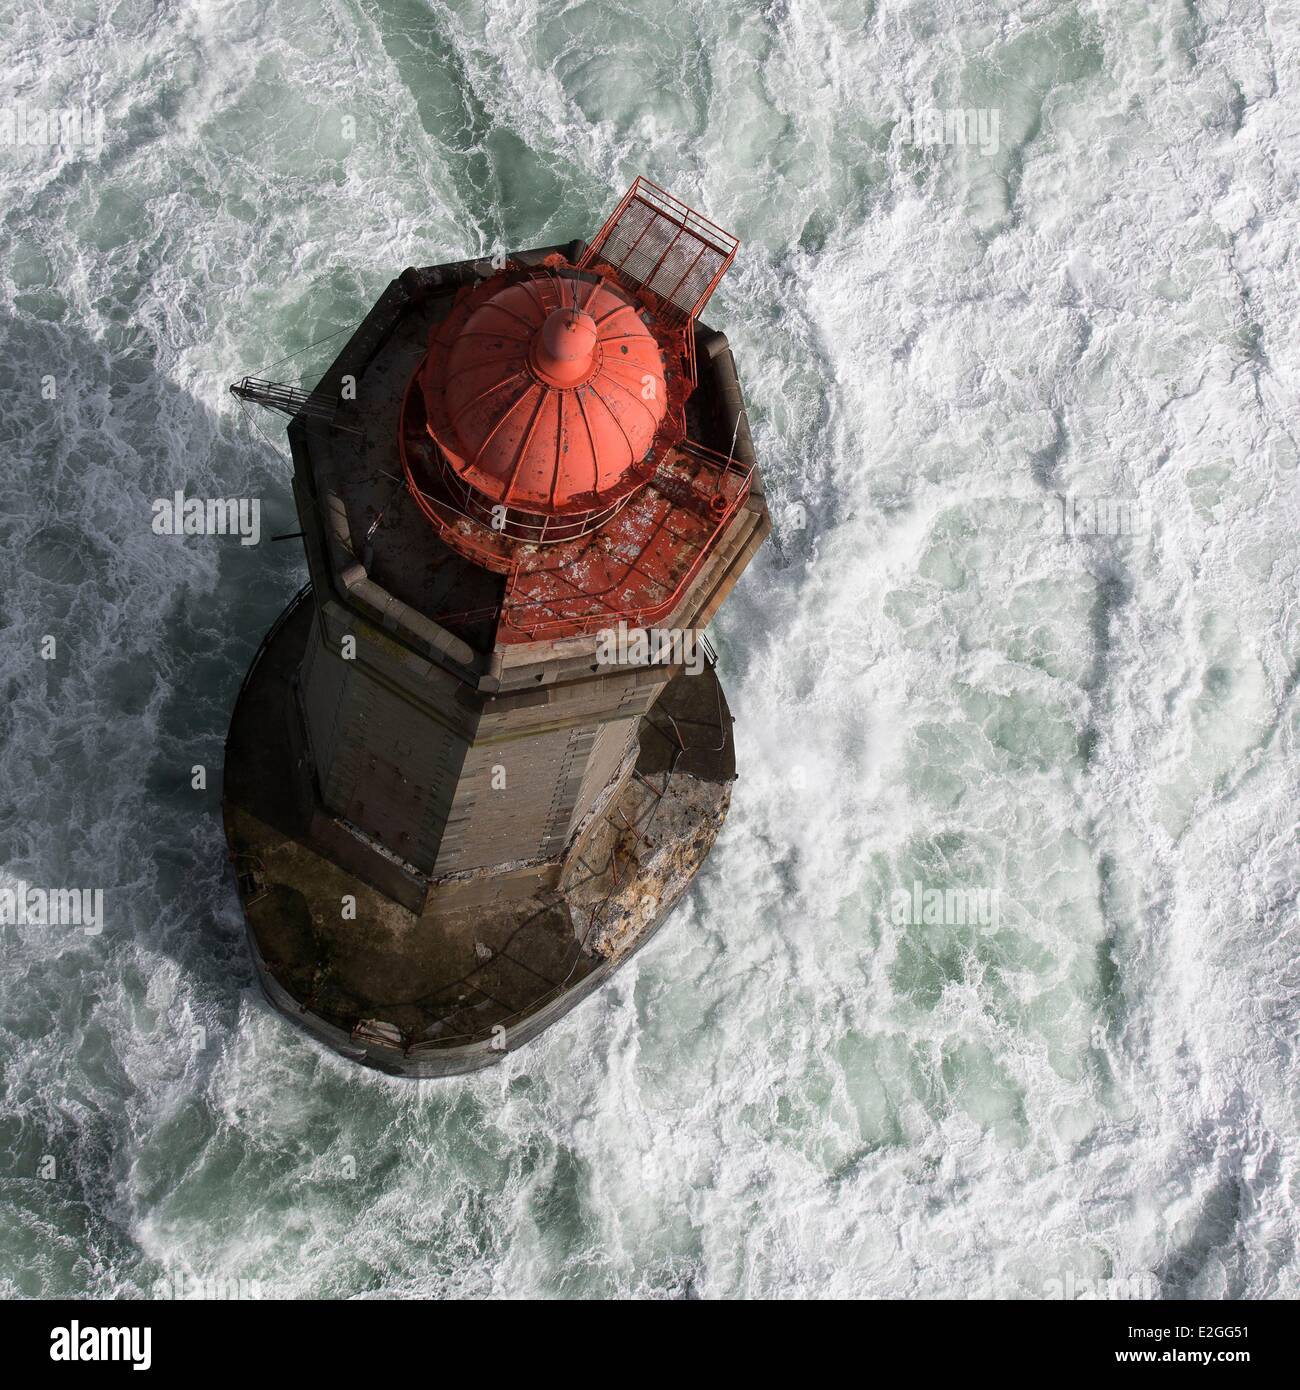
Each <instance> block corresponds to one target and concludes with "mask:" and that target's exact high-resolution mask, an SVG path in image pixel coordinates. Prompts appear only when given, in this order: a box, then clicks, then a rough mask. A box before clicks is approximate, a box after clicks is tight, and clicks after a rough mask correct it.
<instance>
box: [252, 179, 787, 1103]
mask: <svg viewBox="0 0 1300 1390" xmlns="http://www.w3.org/2000/svg"><path fill="white" fill-rule="evenodd" d="M735 252H736V242H735V240H734V238H732V237H731V236H729V235H728V234H727V233H726V232H723V231H722V230H721V229H720V228H718V227H716V226H714V225H713V224H712V223H710V222H708V221H707V220H705V219H704V218H701V217H700V216H699V215H698V214H697V213H695V212H693V211H692V210H691V209H689V208H687V207H686V206H685V205H684V204H682V203H681V202H679V201H678V200H677V199H675V198H673V197H671V195H669V194H667V193H665V192H664V191H663V190H662V189H659V188H657V187H656V186H655V185H653V184H650V183H648V182H647V181H646V180H643V179H638V180H637V181H636V183H635V184H634V185H633V186H632V188H631V189H630V190H629V191H628V193H627V194H626V195H625V197H624V198H623V199H622V201H621V202H620V203H619V205H618V207H617V208H616V209H615V211H614V213H613V214H612V216H611V217H610V218H609V220H608V221H607V222H606V224H605V226H604V227H603V228H602V229H601V231H600V232H599V234H598V235H597V236H596V238H595V239H594V240H593V242H592V243H591V244H590V246H587V245H584V244H583V243H581V242H575V243H571V244H570V245H568V246H563V247H547V248H542V249H540V250H535V251H528V252H521V253H518V254H516V255H514V256H512V257H510V258H509V259H505V258H498V260H497V262H496V263H495V264H493V263H492V262H485V261H467V262H462V263H459V264H455V265H447V266H439V267H434V268H429V269H423V270H416V269H411V270H407V271H405V272H404V273H403V274H402V275H401V276H400V277H399V278H398V279H397V280H395V281H394V282H393V283H392V284H391V285H390V286H389V288H388V290H387V291H386V292H385V293H384V295H383V297H382V298H381V299H380V300H379V302H378V303H377V304H376V305H375V306H374V308H373V309H372V310H371V312H370V314H369V315H368V316H367V318H366V319H365V321H364V322H363V323H362V324H361V326H360V328H359V329H358V330H357V332H356V333H355V334H354V336H353V337H352V338H351V340H350V341H349V342H348V344H347V346H346V347H345V348H344V349H343V351H342V352H341V353H340V354H339V356H338V358H337V359H336V361H335V362H334V364H333V365H332V366H331V367H330V369H329V371H328V372H327V373H326V375H325V376H324V378H323V379H322V381H321V382H320V383H319V385H318V387H317V388H316V390H315V391H314V392H312V393H311V394H310V395H307V394H305V393H303V392H300V391H294V390H292V389H291V388H284V387H277V386H275V385H274V384H272V383H265V382H254V381H250V380H247V379H246V380H245V381H244V382H243V383H241V384H240V385H239V386H237V387H235V388H232V389H233V390H235V391H236V393H237V394H240V395H243V396H245V397H246V398H251V399H254V400H258V401H260V402H261V403H263V404H268V405H274V406H278V407H279V408H280V409H282V410H284V411H285V412H286V413H289V414H291V415H292V420H291V423H290V425H289V437H290V441H291V446H292V451H293V457H294V465H295V468H294V494H295V498H296V501H297V507H298V512H299V516H300V518H301V524H302V529H303V536H304V543H305V546H306V552H307V561H308V568H309V571H310V576H311V582H310V584H309V586H308V587H307V588H306V589H304V591H303V592H302V593H301V594H300V595H299V596H298V598H297V599H296V600H295V602H294V603H293V604H292V605H291V606H290V608H289V609H288V610H287V611H286V613H285V614H284V615H283V616H282V617H281V619H280V620H279V622H278V623H277V625H276V627H275V628H274V629H273V630H272V632H271V633H270V634H268V636H267V638H266V640H265V641H264V643H263V645H262V648H261V649H260V650H259V652H258V655H257V657H256V658H255V660H254V663H253V666H252V668H251V670H250V672H249V675H248V677H247V678H246V679H245V682H244V686H243V688H242V690H241V692H240V696H239V701H238V704H237V706H236V710H235V715H234V718H233V721H232V725H231V732H230V736H229V740H228V743H227V757H226V780H225V789H224V805H225V818H226V826H227V834H228V838H229V842H230V848H231V855H232V859H233V861H234V863H235V866H236V870H237V875H238V881H239V887H240V893H241V897H242V900H243V903H244V907H245V912H246V916H247V919H248V923H249V929H250V940H251V943H252V948H253V953H254V958H255V960H256V962H257V965H258V971H259V975H260V978H261V980H262V983H263V985H264V987H265V989H266V991H267V993H268V995H269V997H270V998H271V1000H272V1002H273V1003H275V1004H276V1006H277V1007H279V1008H280V1009H281V1010H282V1011H283V1012H285V1013H286V1014H288V1015H289V1016H291V1017H293V1018H294V1019H295V1020H296V1021H298V1022H299V1023H301V1024H303V1025H304V1026H306V1027H307V1028H309V1029H310V1030H311V1031H312V1032H313V1033H315V1034H316V1035H317V1036H318V1037H320V1038H322V1039H324V1040H326V1041H328V1042H329V1043H331V1044H332V1045H333V1046H335V1047H336V1048H338V1049H339V1050H340V1051H342V1052H344V1053H346V1054H347V1055H350V1056H354V1057H356V1058H357V1059H358V1060H361V1061H364V1062H367V1063H368V1064H370V1065H374V1066H378V1067H381V1068H382V1069H384V1070H387V1071H390V1072H393V1073H397V1074H403V1075H416V1076H425V1075H440V1074H449V1073H454V1072H459V1071H466V1070H470V1069H473V1068H475V1067H478V1066H483V1065H487V1064H489V1063H491V1062H493V1061H496V1060H499V1058H500V1057H501V1056H502V1055H503V1053H504V1052H505V1051H508V1050H511V1049H513V1048H515V1047H517V1046H519V1045H521V1044H522V1043H524V1042H526V1041H528V1039H529V1038H531V1037H533V1036H535V1035H536V1034H537V1033H538V1032H540V1031H541V1030H542V1029H543V1028H545V1027H546V1026H547V1025H548V1024H549V1023H551V1022H552V1021H554V1019H555V1018H557V1017H559V1016H560V1015H561V1014H562V1013H564V1012H566V1011H567V1010H568V1009H569V1008H571V1007H572V1006H573V1005H574V1004H575V1003H577V1002H578V1000H579V999H581V998H582V997H583V996H584V995H585V994H587V993H588V992H590V990H591V989H593V988H595V986H596V985H597V984H598V983H599V982H600V980H602V979H603V978H605V976H606V975H607V974H608V973H609V972H610V971H611V970H612V969H614V968H616V966H617V965H618V964H619V963H620V962H621V961H623V960H625V959H627V957H628V956H629V955H630V954H631V953H632V952H633V951H634V950H635V949H637V948H638V947H639V946H640V945H642V944H644V942H645V941H646V940H648V939H649V937H650V935H651V934H652V933H653V932H654V930H655V929H656V928H657V927H658V925H659V924H660V923H661V922H662V921H663V919H664V917H665V916H666V915H667V912H668V911H669V909H670V908H671V906H672V904H673V902H674V901H675V900H676V899H677V897H678V896H679V895H680V893H681V891H682V890H683V889H684V887H685V886H686V885H687V883H689V881H690V879H691V877H692V876H693V874H694V873H695V871H696V869H698V867H699V865H700V863H701V862H702V861H703V858H704V857H705V855H706V854H707V852H708V850H709V848H710V847H711V845H712V843H713V839H714V837H715V836H716V833H717V829H718V827H719V825H720V824H721V821H722V818H723V816H724V815H725V811H726V806H727V803H728V800H729V796H730V784H731V782H732V780H733V779H734V775H735V774H734V753H733V748H732V740H731V729H730V722H731V721H730V716H729V714H728V712H727V707H726V703H725V700H724V698H723V695H722V691H721V687H720V685H719V684H718V681H717V677H716V673H715V671H714V669H713V663H712V660H711V656H710V653H709V649H708V646H707V642H706V641H705V640H704V639H703V635H702V630H703V628H704V627H705V625H706V624H707V623H708V622H709V620H710V619H711V617H712V616H713V614H714V612H715V611H716V610H717V608H718V606H719V604H720V603H721V602H722V601H723V599H724V598H725V597H726V595H727V593H728V592H729V591H730V589H731V587H732V585H734V584H735V582H736V580H737V579H738V578H739V576H740V574H741V572H742V570H743V569H744V567H745V565H746V564H747V563H748V561H749V559H750V557H751V556H752V555H753V554H754V552H755V550H756V549H757V547H758V546H759V544H760V543H761V541H762V540H763V537H764V536H765V535H766V534H767V531H768V530H769V522H768V517H767V511H766V507H765V505H764V501H763V495H762V489H761V485H760V481H759V478H758V475H757V472H756V469H755V464H754V456H753V449H752V444H751V442H750V436H749V430H748V426H747V422H746V419H745V414H744V407H743V404H742V401H741V396H740V388H739V384H738V381H737V377H736V370H735V365H734V361H733V359H732V355H731V352H730V350H729V348H728V346H727V341H726V339H725V337H724V336H723V335H722V334H721V333H718V332H715V331H712V330H710V329H709V328H707V327H705V325H704V324H703V323H702V322H701V321H700V318H699V314H700V311H701V310H702V309H703V307H704V305H705V303H706V302H707V300H708V298H709V296H710V295H711V294H712V292H713V290H714V289H715V288H716V286H717V284H718V282H719V281H720V280H721V278H722V276H723V274H724V273H725V272H726V269H727V267H728V266H729V265H730V263H731V260H732V258H733V257H734V255H735Z"/></svg>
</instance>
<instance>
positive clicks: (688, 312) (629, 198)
mask: <svg viewBox="0 0 1300 1390" xmlns="http://www.w3.org/2000/svg"><path fill="white" fill-rule="evenodd" d="M739 245H740V243H739V241H737V239H736V238H735V237H734V236H732V235H731V233H730V232H725V231H723V230H722V228H721V227H719V226H718V225H717V224H716V223H713V222H710V221H709V220H708V218H706V217H701V216H700V214H699V213H698V212H696V211H694V209H692V208H689V207H687V206H686V204H685V203H683V202H682V201H681V199H680V198H674V197H673V195H672V194H671V193H669V192H667V191H666V190H664V189H662V188H660V187H659V186H658V184H654V183H651V182H650V180H649V179H646V178H641V177H638V178H637V180H636V182H635V183H634V184H633V185H632V187H631V188H629V189H628V191H627V192H626V193H625V194H624V195H623V199H622V201H621V202H620V203H619V205H618V207H616V208H615V209H614V212H613V214H612V215H611V216H610V218H609V221H607V222H606V223H605V225H604V226H603V227H602V228H601V229H600V231H599V232H598V233H597V234H596V239H595V240H594V241H593V242H592V243H591V245H590V246H589V247H588V248H587V251H586V254H585V255H584V256H583V257H582V259H581V260H580V261H579V262H578V265H579V268H581V269H587V268H589V267H594V266H596V265H607V266H609V267H610V269H611V270H612V271H613V272H614V275H615V277H616V278H617V279H618V280H619V281H620V282H622V284H623V286H624V288H625V289H629V290H632V291H634V292H635V291H636V290H638V289H647V290H649V291H650V292H651V293H652V294H654V295H655V296H656V297H657V299H658V300H659V308H660V315H661V316H662V317H663V319H664V320H665V321H666V322H669V323H676V324H684V323H689V322H690V321H691V320H692V319H694V318H695V317H697V316H698V315H699V313H700V311H701V310H702V309H703V308H704V306H705V305H706V304H707V303H708V301H709V296H710V295H711V294H712V293H713V291H714V290H715V289H717V287H718V282H719V281H720V280H721V279H722V277H723V276H724V275H725V274H726V273H727V268H728V266H730V265H731V263H732V261H733V260H735V258H736V248H737V247H738V246H739Z"/></svg>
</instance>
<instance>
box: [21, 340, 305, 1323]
mask: <svg viewBox="0 0 1300 1390" xmlns="http://www.w3.org/2000/svg"><path fill="white" fill-rule="evenodd" d="M133 348H135V349H139V350H136V351H133V350H132V349H133ZM0 369H2V370H4V371H5V373H6V376H7V379H8V380H9V381H10V382H11V383H13V387H12V393H11V399H10V400H9V402H8V404H7V409H6V411H5V414H4V417H3V420H2V421H0V445H2V446H3V449H4V454H5V457H6V460H7V467H6V470H5V474H4V477H3V479H2V480H0V696H3V699H2V700H0V871H2V872H3V873H4V874H5V875H6V876H7V877H6V879H5V882H6V883H8V884H9V885H10V886H12V882H13V880H15V879H16V880H19V881H22V882H25V883H27V884H29V885H32V886H38V887H51V888H53V887H62V886H66V887H102V889H103V891H104V900H103V901H104V921H103V929H102V932H101V933H100V934H98V935H94V934H90V933H86V932H83V931H81V930H79V929H78V928H77V927H75V926H72V927H69V926H62V927H37V926H26V927H21V928H19V927H14V926H5V927H0V932H2V933H3V934H4V935H5V936H6V937H8V938H10V940H9V944H10V945H11V947H13V946H15V943H16V949H11V950H9V951H7V952H6V953H5V964H4V967H3V970H4V976H3V978H4V989H3V992H2V994H0V1031H2V1033H3V1044H0V1045H2V1046H3V1051H4V1053H5V1054H6V1055H5V1057H4V1062H5V1065H4V1081H3V1105H2V1106H0V1164H3V1169H4V1171H3V1172H0V1183H3V1187H4V1198H3V1199H4V1200H5V1201H6V1202H7V1204H8V1205H9V1207H10V1211H11V1214H12V1215H13V1217H14V1223H13V1227H12V1234H11V1236H10V1237H8V1238H6V1239H4V1241H3V1242H2V1244H3V1247H4V1248H3V1250H0V1254H2V1255H3V1261H2V1263H3V1267H4V1269H6V1270H8V1271H10V1272H11V1275H10V1277H11V1278H14V1279H15V1280H16V1281H17V1283H16V1288H17V1291H18V1292H20V1293H22V1294H26V1295H39V1294H42V1293H45V1294H48V1293H50V1292H59V1291H76V1290H85V1289H95V1288H97V1287H99V1286H100V1284H101V1282H102V1281H103V1280H105V1279H107V1278H110V1277H113V1278H116V1279H120V1278H121V1276H122V1271H123V1269H124V1268H129V1267H131V1266H132V1265H133V1264H134V1263H135V1262H136V1260H137V1259H138V1252H136V1249H135V1243H134V1241H133V1240H132V1239H131V1236H130V1235H129V1233H128V1229H127V1227H126V1226H125V1225H124V1224H123V1221H124V1219H125V1216H124V1214H123V1213H121V1212H120V1207H121V1203H120V1201H119V1200H118V1199H119V1195H120V1193H121V1190H122V1188H123V1185H124V1181H125V1179H126V1178H127V1175H128V1170H129V1165H130V1162H131V1157H130V1156H131V1152H132V1148H133V1142H132V1141H133V1140H135V1139H137V1138H138V1137H139V1135H140V1131H141V1128H142V1127H147V1126H149V1125H151V1124H152V1122H153V1120H154V1118H155V1112H156V1110H157V1108H158V1106H159V1104H160V1102H161V1099H162V1097H163V1096H164V1094H165V1092H166V1091H167V1089H168V1085H169V1083H171V1082H174V1081H176V1080H177V1079H178V1078H179V1077H184V1078H185V1079H186V1084H185V1087H184V1090H185V1092H187V1093H192V1092H193V1090H194V1081H195V1080H196V1079H201V1078H202V1077H203V1076H204V1075H205V1074H206V1073H207V1072H208V1071H210V1070H211V1068H212V1067H213V1066H214V1065H215V1064H216V1062H217V1060H218V1058H219V1056H220V1049H219V1048H217V1047H209V1048H208V1049H207V1050H206V1051H205V1050H204V1049H201V1048H198V1047H196V1046H186V1047H183V1048H182V1047H178V1046H177V1044H178V1040H179V1039H181V1038H182V1037H184V1038H185V1039H186V1041H187V1043H188V1040H189V1038H190V1036H192V1033H193V1029H194V1028H195V1027H196V1026H202V1027H204V1028H206V1029H207V1030H208V1032H209V1034H211V1035H212V1036H213V1037H218V1036H220V1035H224V1034H225V1033H227V1032H229V1031H230V1030H231V1029H232V1028H233V1026H234V1025H235V1023H236V1020H237V1017H238V1013H239V1010H240V1007H241V1000H242V997H243V995H244V993H245V991H246V990H248V988H249V987H250V985H251V984H252V982H253V972H252V967H251V962H250V961H249V959H248V956H247V952H246V947H245V943H244V938H243V929H242V922H241V919H240V914H239V909H238V904H237V899H236V895H235V890H234V884H233V880H232V879H231V876H230V873H229V869H228V866H227V864H226V861H225V840H224V835H223V833H222V828H221V819H220V802H221V765H222V749H223V744H224V740H225V734H226V727H227V724H228V721H229V716H230V711H231V709H232V707H233V703H234V699H235V694H236V692H237V690H238V687H239V683H240V681H241V679H242V677H243V674H244V671H245V670H246V668H247V666H248V663H249V661H250V660H251V658H252V656H253V653H254V652H255V650H256V648H257V645H258V643H259V641H260V640H261V637H262V634H263V633H264V632H265V630H266V629H267V627H268V626H269V625H270V624H271V623H272V622H273V621H274V619H275V617H276V615H277V614H278V613H279V612H280V610H281V609H282V607H283V606H284V604H285V603H286V602H287V601H288V599H289V597H290V596H291V595H292V594H293V592H294V591H295V590H296V589H297V588H298V587H299V586H300V585H301V583H302V582H303V581H304V579H305V564H304V561H303V557H302V550H301V542H298V541H285V542H280V543H273V542H272V541H271V539H270V537H271V535H272V534H274V533H276V532H284V531H296V530H297V529H298V528H297V521H296V515H295V513H294V511H293V504H292V498H291V493H290V487H289V476H290V475H289V468H288V463H287V459H282V458H279V457H276V456H275V455H274V453H273V451H272V449H271V447H270V446H269V445H268V444H266V443H265V442H263V440H262V439H261V437H260V436H257V435H255V434H251V433H250V430H249V427H248V425H247V424H246V422H244V421H243V420H242V419H241V418H240V417H239V415H238V413H237V412H232V413H231V414H230V415H229V416H223V415H220V414H217V413H214V412H213V411H212V410H210V409H209V408H208V407H207V406H205V405H203V404H202V403H200V402H199V401H196V400H195V399H194V398H193V397H192V396H191V395H189V393H187V392H186V391H184V390H182V389H180V388H178V387H177V386H176V385H175V384H174V383H172V382H171V381H169V380H168V379H167V378H166V377H165V376H164V375H161V374H160V373H159V372H158V371H157V370H156V369H155V366H154V364H153V362H152V361H151V360H150V357H149V353H148V349H147V348H146V347H144V345H143V343H133V342H131V341H130V340H129V339H124V340H123V341H122V342H119V343H117V344H115V345H113V346H111V347H110V346H109V345H106V344H104V343H102V342H91V341H89V340H88V339H87V337H86V336H85V335H84V334H81V333H78V332H77V331H75V329H74V328H73V327H70V326H68V325H66V324H63V323H56V322H48V321H46V322H42V321H39V320H23V321H20V320H8V321H5V322H2V323H0ZM263 427H264V428H265V429H266V431H267V434H268V435H270V436H271V438H272V439H274V438H276V436H277V435H279V436H281V437H282V435H283V430H282V428H280V427H279V426H278V425H277V422H276V420H275V418H274V417H272V418H271V420H270V421H269V423H264V425H263ZM177 489H180V490H183V491H184V492H185V494H186V495H187V496H201V497H250V498H251V497H256V498H259V499H260V502H261V517H260V521H261V539H260V543H259V544H257V545H247V546H246V545H242V544H240V541H239V538H238V537H237V536H190V537H172V536H160V535H156V534H155V533H154V531H153V529H152V521H153V515H154V512H153V506H152V504H153V501H154V500H155V499H156V498H170V497H172V495H173V494H174V493H175V491H176V490H177ZM47 637H52V638H53V639H54V642H55V647H54V651H55V655H54V657H53V659H50V660H44V659H42V656H41V649H42V642H43V641H44V639H46V638H47ZM196 766H201V767H203V768H204V769H205V773H206V785H205V786H203V787H200V788H196V787H194V786H193V785H192V783H193V781H194V780H195V779H194V774H193V769H194V768H195V767H196ZM196 1073H197V1076H196ZM200 1084H201V1080H200ZM51 1172H52V1174H53V1176H52V1177H51V1176H49V1174H50V1173H51ZM115 1212H117V1213H118V1214H117V1215H112V1214H111V1213H115ZM113 1269H115V1270H116V1275H114V1276H110V1275H109V1274H108V1273H107V1271H109V1270H113ZM151 1277H152V1276H151ZM101 1291H104V1290H102V1289H101Z"/></svg>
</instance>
